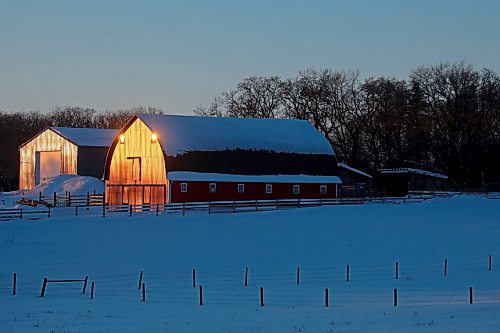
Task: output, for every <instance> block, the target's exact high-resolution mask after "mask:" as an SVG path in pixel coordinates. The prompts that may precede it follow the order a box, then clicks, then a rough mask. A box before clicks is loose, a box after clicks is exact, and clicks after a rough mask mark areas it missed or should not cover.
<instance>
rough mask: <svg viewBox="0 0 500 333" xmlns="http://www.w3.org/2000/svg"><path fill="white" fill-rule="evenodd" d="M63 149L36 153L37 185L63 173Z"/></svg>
mask: <svg viewBox="0 0 500 333" xmlns="http://www.w3.org/2000/svg"><path fill="white" fill-rule="evenodd" d="M61 165H62V163H61V151H37V152H36V153H35V185H38V184H40V183H43V182H44V181H46V180H47V179H49V178H52V177H55V176H59V175H60V174H61Z"/></svg>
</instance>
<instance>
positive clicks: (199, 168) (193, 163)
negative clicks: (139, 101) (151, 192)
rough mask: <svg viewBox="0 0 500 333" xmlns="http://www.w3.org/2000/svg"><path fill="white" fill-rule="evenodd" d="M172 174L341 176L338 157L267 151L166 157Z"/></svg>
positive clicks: (231, 151) (168, 168) (198, 153)
mask: <svg viewBox="0 0 500 333" xmlns="http://www.w3.org/2000/svg"><path fill="white" fill-rule="evenodd" d="M165 162H166V163H165V164H166V167H167V172H168V171H192V172H205V173H224V174H239V175H277V174H284V175H299V174H306V175H321V176H337V175H338V166H337V160H336V158H335V156H334V155H326V154H297V153H276V152H271V151H267V150H244V149H236V150H224V151H194V152H188V153H185V154H182V155H177V156H166V157H165Z"/></svg>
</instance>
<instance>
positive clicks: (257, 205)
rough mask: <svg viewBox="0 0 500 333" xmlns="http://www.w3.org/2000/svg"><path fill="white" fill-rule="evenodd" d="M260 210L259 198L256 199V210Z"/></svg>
mask: <svg viewBox="0 0 500 333" xmlns="http://www.w3.org/2000/svg"><path fill="white" fill-rule="evenodd" d="M258 210H259V202H258V200H255V211H258Z"/></svg>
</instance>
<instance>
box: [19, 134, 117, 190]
mask: <svg viewBox="0 0 500 333" xmlns="http://www.w3.org/2000/svg"><path fill="white" fill-rule="evenodd" d="M117 133H118V130H112V129H96V128H70V127H48V128H46V129H44V130H43V131H41V132H40V133H38V134H37V135H35V136H34V137H33V138H31V139H30V140H28V141H27V142H25V143H24V144H22V145H21V146H20V147H19V162H20V163H19V188H20V189H27V190H29V189H32V188H33V187H35V186H36V185H38V184H40V183H41V182H43V181H44V180H46V179H48V178H51V177H54V176H57V175H60V174H76V175H81V176H92V177H96V178H99V179H101V178H102V176H103V174H104V163H105V161H106V155H107V152H108V149H109V146H110V145H111V143H112V142H113V139H114V138H115V136H116V134H117Z"/></svg>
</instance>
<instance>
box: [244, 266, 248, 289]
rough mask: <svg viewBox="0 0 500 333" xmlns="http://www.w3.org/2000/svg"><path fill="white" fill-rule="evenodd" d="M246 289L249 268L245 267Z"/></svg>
mask: <svg viewBox="0 0 500 333" xmlns="http://www.w3.org/2000/svg"><path fill="white" fill-rule="evenodd" d="M244 285H245V287H247V286H248V267H245V284H244Z"/></svg>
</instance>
